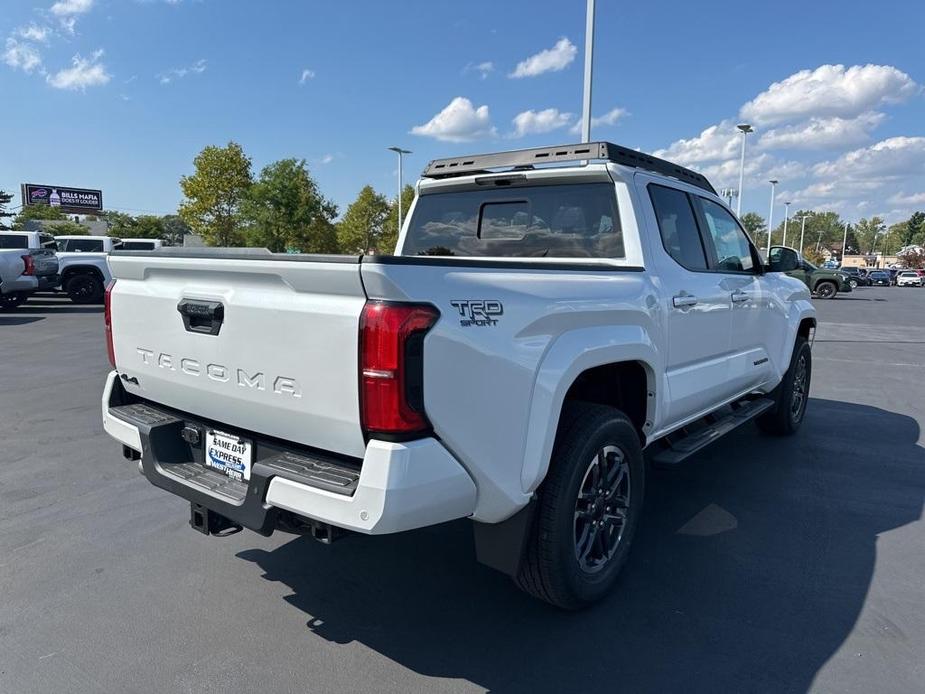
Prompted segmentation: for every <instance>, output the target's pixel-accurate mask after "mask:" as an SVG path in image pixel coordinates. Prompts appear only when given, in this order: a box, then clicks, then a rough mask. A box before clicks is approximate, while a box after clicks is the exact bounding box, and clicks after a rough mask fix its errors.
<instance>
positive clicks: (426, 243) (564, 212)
mask: <svg viewBox="0 0 925 694" xmlns="http://www.w3.org/2000/svg"><path fill="white" fill-rule="evenodd" d="M402 255H453V256H482V257H484V256H495V257H514V258H544V257H550V258H623V257H624V256H625V252H624V249H623V232H622V230H621V229H620V217H619V215H618V214H617V200H616V195H615V194H614V188H613V184H612V183H576V184H570V185H550V186H524V187H522V188H521V187H512V188H492V189H486V190H469V191H461V192H458V193H433V194H431V195H422V196H421V197H420V198H418V201H417V204H416V205H415V208H414V215H413V217H412V218H411V223H410V226H409V227H408V233H407V236H406V237H405V244H404V246H403V248H402Z"/></svg>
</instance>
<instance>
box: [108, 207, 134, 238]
mask: <svg viewBox="0 0 925 694" xmlns="http://www.w3.org/2000/svg"><path fill="white" fill-rule="evenodd" d="M100 216H101V217H102V218H103V220H104V221H105V222H106V227H107V231H106V233H107V234H108V235H109V236H115V237H116V238H120V239H121V238H126V239H128V238H132V237H133V236H134V237H137V236H138V234H136V233H135V232H134V228H135V225H136V221H135V218H134V217H133V216H132V215H130V214H126V213H125V212H117V211H116V210H106V211H105V212H103V213H102V215H100Z"/></svg>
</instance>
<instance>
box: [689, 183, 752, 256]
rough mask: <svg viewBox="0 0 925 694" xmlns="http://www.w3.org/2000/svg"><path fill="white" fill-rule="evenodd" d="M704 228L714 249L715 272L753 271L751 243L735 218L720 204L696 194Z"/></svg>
mask: <svg viewBox="0 0 925 694" xmlns="http://www.w3.org/2000/svg"><path fill="white" fill-rule="evenodd" d="M697 205H698V206H699V207H700V212H701V213H702V215H703V221H704V222H705V226H706V229H705V231H706V232H707V234H708V236H709V238H710V240H712V241H713V248H714V250H715V251H716V263H715V266H714V268H713V269H714V270H716V271H717V272H754V271H755V259H754V257H753V255H752V248H751V244H749V242H748V238H747V237H746V236H745V232H744V231H742V227H740V226H739V223H738V222H737V221H736V220H735V218H734V217H733V216H732V215H731V214H729V212H728V211H726V210H725V209H724V208H723V207H722V206H721V205H718V204H716V203H715V202H713V201H712V200H708V199H706V198H701V197H700V196H697Z"/></svg>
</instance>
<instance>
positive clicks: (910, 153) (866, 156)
mask: <svg viewBox="0 0 925 694" xmlns="http://www.w3.org/2000/svg"><path fill="white" fill-rule="evenodd" d="M923 162H925V137H890V138H888V139H886V140H881V141H880V142H878V143H876V144H874V145H871V146H870V147H863V148H861V149H856V150H853V151H851V152H846V153H845V154H843V155H842V156H840V157H838V158H837V159H834V160H831V161H824V162H820V163H819V164H816V165H815V166H814V167H813V174H814V175H815V176H817V177H819V178H823V177H833V178H839V179H846V178H848V179H856V180H861V181H864V180H868V181H870V180H876V179H882V178H885V177H895V176H911V175H912V176H921V175H922V173H923Z"/></svg>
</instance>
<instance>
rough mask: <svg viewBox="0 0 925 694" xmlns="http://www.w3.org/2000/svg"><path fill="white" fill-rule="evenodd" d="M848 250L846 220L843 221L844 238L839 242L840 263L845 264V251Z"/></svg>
mask: <svg viewBox="0 0 925 694" xmlns="http://www.w3.org/2000/svg"><path fill="white" fill-rule="evenodd" d="M847 250H848V222H845V238H843V239H842V242H841V264H842V265H844V264H845V253H846V251H847Z"/></svg>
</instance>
